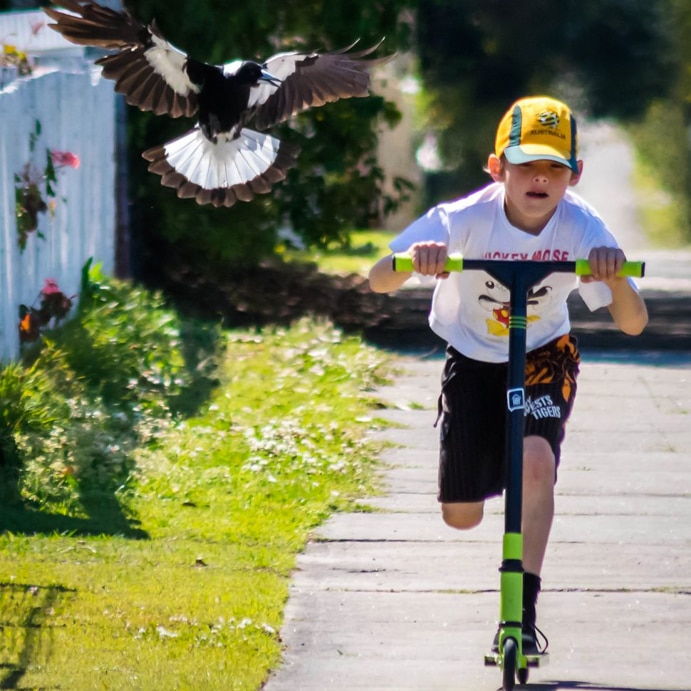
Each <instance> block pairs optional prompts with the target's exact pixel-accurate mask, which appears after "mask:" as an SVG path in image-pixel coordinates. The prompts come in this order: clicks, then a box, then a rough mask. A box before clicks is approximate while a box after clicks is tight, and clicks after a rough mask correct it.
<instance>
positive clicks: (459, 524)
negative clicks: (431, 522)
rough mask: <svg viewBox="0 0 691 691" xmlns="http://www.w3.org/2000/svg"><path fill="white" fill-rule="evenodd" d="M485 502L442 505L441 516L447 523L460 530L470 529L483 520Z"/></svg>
mask: <svg viewBox="0 0 691 691" xmlns="http://www.w3.org/2000/svg"><path fill="white" fill-rule="evenodd" d="M483 514H484V503H483V502H477V503H472V504H469V503H453V504H442V505H441V516H442V518H443V519H444V523H446V525H448V526H451V527H452V528H456V529H458V530H469V529H470V528H474V527H475V526H476V525H479V524H480V523H481V522H482V516H483Z"/></svg>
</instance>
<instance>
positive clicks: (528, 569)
mask: <svg viewBox="0 0 691 691" xmlns="http://www.w3.org/2000/svg"><path fill="white" fill-rule="evenodd" d="M523 449H524V451H523V525H522V532H523V568H524V574H523V652H524V653H526V654H529V655H536V654H538V652H539V651H540V649H541V648H540V647H539V646H538V642H537V632H536V628H535V625H536V622H537V613H536V606H537V598H538V595H539V593H540V587H541V585H542V581H541V579H540V572H541V570H542V562H543V560H544V557H545V551H546V549H547V542H548V540H549V534H550V530H551V527H552V519H553V518H554V480H555V460H554V453H553V452H552V449H551V447H550V445H549V443H548V442H547V441H546V440H545V439H544V438H543V437H537V436H530V437H526V438H525V439H524V446H523Z"/></svg>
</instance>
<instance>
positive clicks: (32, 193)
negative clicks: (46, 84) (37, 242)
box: [14, 120, 80, 250]
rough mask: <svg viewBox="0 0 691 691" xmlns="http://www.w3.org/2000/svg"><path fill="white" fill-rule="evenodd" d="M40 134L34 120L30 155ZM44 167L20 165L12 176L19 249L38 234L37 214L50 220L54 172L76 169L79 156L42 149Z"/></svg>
mask: <svg viewBox="0 0 691 691" xmlns="http://www.w3.org/2000/svg"><path fill="white" fill-rule="evenodd" d="M40 135H41V123H40V122H39V121H38V120H37V121H36V125H35V128H34V132H32V134H31V137H30V143H29V149H30V151H31V153H32V154H33V152H34V150H35V148H36V142H37V140H38V138H39V137H40ZM45 161H46V162H45V166H44V167H43V168H38V167H36V166H35V165H34V164H33V163H32V162H31V161H28V162H27V163H25V164H24V168H23V169H22V171H21V172H20V173H17V174H16V175H15V176H14V182H15V202H16V216H17V233H18V234H19V247H20V248H21V249H22V250H23V249H24V248H25V247H26V241H27V239H28V237H29V233H33V232H35V231H36V232H37V235H38V236H39V237H43V235H42V234H41V233H40V232H38V224H39V214H41V213H47V212H49V213H50V217H51V218H52V217H53V216H54V215H55V208H56V200H55V198H56V196H57V193H56V184H57V179H58V178H57V172H56V171H57V170H59V169H60V168H73V169H77V168H79V165H80V160H79V156H77V154H75V153H73V152H71V151H58V150H56V149H46V159H45Z"/></svg>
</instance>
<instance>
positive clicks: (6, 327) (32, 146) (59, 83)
mask: <svg viewBox="0 0 691 691" xmlns="http://www.w3.org/2000/svg"><path fill="white" fill-rule="evenodd" d="M115 98H116V97H115V95H114V93H113V87H112V84H110V83H107V82H105V81H104V80H102V79H100V78H99V76H98V73H97V72H93V71H89V70H85V71H82V72H77V73H66V72H62V71H52V72H50V73H48V74H44V75H43V76H32V77H31V78H25V79H20V80H18V81H15V82H13V83H11V84H9V85H6V86H5V88H4V89H2V90H0V361H7V360H9V359H13V358H16V357H17V355H18V353H19V333H18V324H19V313H18V310H19V305H20V304H25V305H29V306H30V305H32V303H34V302H35V301H36V299H37V297H38V295H39V292H40V290H41V288H42V287H43V284H44V281H45V280H46V279H49V278H50V279H55V280H56V281H57V283H58V285H59V287H60V288H61V290H62V291H63V292H64V293H65V294H66V295H73V294H76V293H77V292H78V288H79V281H80V275H81V270H82V267H83V266H84V264H85V263H86V262H87V261H88V259H89V258H93V260H94V261H95V262H101V263H102V264H103V267H104V270H105V272H106V273H112V272H113V268H114V267H113V264H114V257H115V162H114V161H115V159H114V156H115ZM50 151H61V152H71V153H74V154H76V156H78V157H79V167H78V168H72V167H59V168H57V169H56V178H57V179H56V181H55V182H54V183H53V185H52V186H53V188H54V189H53V190H52V191H53V192H54V195H53V196H51V195H50V194H49V193H48V192H47V191H46V187H45V179H42V178H44V177H45V176H44V173H45V171H46V167H47V157H48V155H49V152H50ZM27 165H28V166H29V169H28V173H29V175H30V176H31V177H32V178H34V179H36V180H37V186H38V189H39V190H41V192H42V196H43V198H44V201H46V202H47V203H48V206H49V208H48V210H46V211H45V212H39V213H38V214H37V217H38V227H37V232H31V233H29V235H28V237H27V239H26V247H25V248H24V249H23V250H22V249H21V247H20V245H19V233H18V221H17V212H16V209H17V196H16V195H17V193H16V190H17V187H18V186H21V185H22V183H21V182H19V183H18V182H17V176H21V175H22V174H23V173H25V172H27V168H26V166H27ZM41 236H43V237H41Z"/></svg>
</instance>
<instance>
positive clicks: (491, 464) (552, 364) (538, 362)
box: [438, 334, 580, 502]
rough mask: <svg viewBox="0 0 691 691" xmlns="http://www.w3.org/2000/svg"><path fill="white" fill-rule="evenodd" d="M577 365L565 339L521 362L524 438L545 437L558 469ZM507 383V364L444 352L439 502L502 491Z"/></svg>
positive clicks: (570, 341) (570, 344) (576, 357)
mask: <svg viewBox="0 0 691 691" xmlns="http://www.w3.org/2000/svg"><path fill="white" fill-rule="evenodd" d="M579 363H580V357H579V354H578V346H577V341H576V339H575V338H574V337H573V336H571V335H569V334H567V335H565V336H561V337H560V338H557V339H556V340H554V341H551V342H550V343H548V344H547V345H544V346H542V347H540V348H536V349H535V350H533V351H531V352H529V353H528V355H527V358H526V381H525V399H526V407H525V432H524V436H532V435H536V436H539V437H543V438H544V439H546V440H547V442H548V443H549V445H550V447H551V448H552V451H553V452H554V457H555V459H556V462H557V465H559V457H560V448H561V443H562V441H563V439H564V433H565V429H564V427H565V425H566V421H567V419H568V417H569V415H570V414H571V408H572V406H573V401H574V397H575V395H576V378H577V376H578V366H579ZM506 385H507V364H506V363H493V362H480V361H478V360H472V359H470V358H467V357H465V356H464V355H461V354H460V353H459V352H458V351H457V350H455V349H454V348H452V347H451V346H449V347H448V348H447V351H446V364H445V366H444V373H443V376H442V392H441V396H440V397H439V414H440V418H439V425H440V434H439V437H440V446H439V495H438V499H439V501H440V502H476V501H483V500H484V499H486V498H488V497H491V496H495V495H498V494H501V493H502V491H503V490H504V488H505V486H506V483H505V478H504V456H505V453H506V448H505V447H506V441H505V439H506V419H507V413H506ZM555 480H556V478H555Z"/></svg>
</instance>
